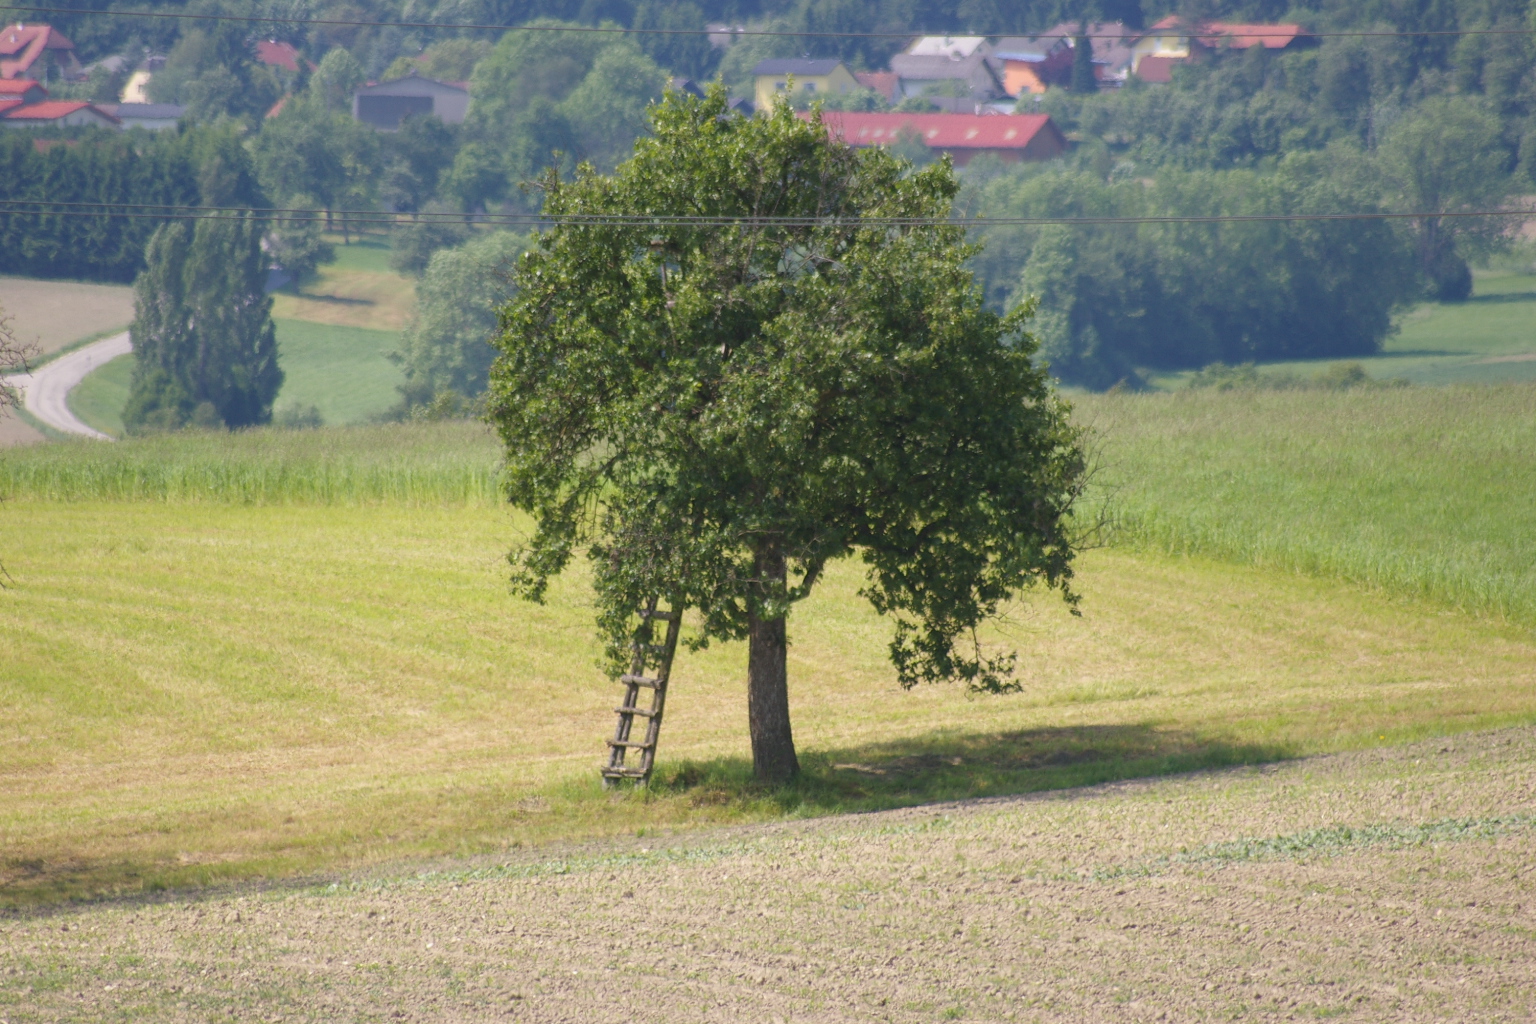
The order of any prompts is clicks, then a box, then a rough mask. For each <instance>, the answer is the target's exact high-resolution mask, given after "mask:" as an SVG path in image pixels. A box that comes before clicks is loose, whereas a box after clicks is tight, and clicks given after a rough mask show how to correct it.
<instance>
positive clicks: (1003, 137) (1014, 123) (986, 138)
mask: <svg viewBox="0 0 1536 1024" xmlns="http://www.w3.org/2000/svg"><path fill="white" fill-rule="evenodd" d="M801 116H802V117H809V116H810V115H809V114H808V113H807V114H802V115H801ZM821 119H822V122H823V123H824V124H826V126H827V130H828V131H829V132H830V133H831V134H832V135H833V137H835V138H840V139H842V140H843V141H844V142H847V143H848V144H849V145H851V146H875V145H880V144H881V143H886V142H894V141H896V139H898V138H900V136H901V134H902V132H903V130H906V131H909V132H915V133H917V134H918V135H919V136H921V137H922V140H923V141H924V142H925V143H927V144H928V145H929V146H931V147H933V148H934V149H1023V148H1025V147H1026V146H1028V145H1029V144H1030V143H1031V142H1032V141H1034V139H1035V137H1036V136H1038V135H1039V134H1041V133H1042V132H1047V133H1054V134H1056V135H1058V136H1059V135H1061V130H1060V129H1059V128H1057V127H1056V125H1055V123H1054V122H1053V121H1052V120H1051V115H1049V114H901V113H888V114H857V113H843V112H841V111H825V112H823V113H822V115H821ZM1063 141H1065V139H1064V137H1063Z"/></svg>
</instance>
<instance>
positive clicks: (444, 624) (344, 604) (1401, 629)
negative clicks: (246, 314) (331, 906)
mask: <svg viewBox="0 0 1536 1024" xmlns="http://www.w3.org/2000/svg"><path fill="white" fill-rule="evenodd" d="M1533 413H1536V385H1532V384H1509V385H1503V386H1498V387H1487V388H1435V389H1431V388H1404V389H1385V390H1381V389H1363V390H1359V389H1357V390H1353V391H1348V392H1342V393H1339V392H1321V391H1275V392H1258V393H1255V392H1214V391H1205V392H1185V393H1179V394H1173V395H1168V394H1162V395H1159V394H1149V395H1107V396H1099V397H1089V398H1083V399H1080V400H1078V402H1077V414H1078V416H1079V418H1080V421H1081V422H1082V423H1083V424H1084V425H1085V426H1086V427H1088V428H1089V429H1090V430H1091V431H1092V432H1093V434H1092V436H1093V437H1094V439H1095V446H1096V450H1097V452H1098V455H1097V461H1098V464H1099V467H1100V468H1099V474H1098V477H1097V478H1096V485H1095V491H1094V496H1093V507H1091V508H1089V509H1087V510H1086V511H1088V512H1090V513H1097V512H1098V511H1100V510H1101V509H1102V510H1104V511H1106V512H1107V513H1108V518H1109V522H1110V529H1109V531H1108V532H1107V534H1105V538H1104V539H1105V541H1106V542H1107V544H1108V546H1107V547H1103V548H1099V549H1096V550H1092V551H1089V552H1088V553H1087V554H1085V556H1084V557H1083V559H1082V561H1081V566H1080V568H1081V573H1080V577H1079V580H1078V584H1079V588H1080V589H1081V591H1082V592H1083V594H1084V604H1083V612H1084V614H1083V617H1082V618H1080V619H1079V618H1074V617H1072V616H1070V615H1067V614H1066V612H1065V609H1064V608H1063V607H1062V606H1061V602H1060V601H1059V599H1057V598H1055V597H1054V596H1053V595H1047V594H1041V595H1033V596H1029V597H1026V598H1024V599H1022V600H1021V601H1019V602H1018V603H1017V604H1016V605H1014V606H1013V607H1011V608H1010V609H1009V610H1008V614H1007V615H1006V616H1005V618H1004V619H1003V620H1002V621H1000V622H998V623H997V624H996V625H995V626H994V627H993V628H991V629H990V630H989V631H988V633H987V634H986V635H985V637H984V638H983V639H984V641H985V642H986V643H988V644H989V645H995V646H998V647H1004V648H1009V649H1012V650H1014V651H1016V652H1017V653H1018V654H1019V656H1020V660H1019V664H1020V682H1021V684H1022V690H1021V692H1019V693H1017V694H1012V695H1008V696H1003V697H988V698H972V697H968V696H966V694H964V693H963V692H962V691H961V690H959V689H958V688H954V687H928V688H922V689H918V690H915V691H911V692H905V691H902V690H901V689H900V688H899V687H898V686H897V685H896V684H895V680H894V675H893V673H892V671H891V669H890V666H889V664H888V662H887V661H886V657H885V647H886V644H887V642H888V641H889V638H890V628H889V625H888V624H887V623H885V622H884V621H882V620H881V619H880V618H879V617H877V616H875V615H874V614H873V613H872V612H871V611H870V610H869V609H868V607H867V606H866V605H865V604H864V603H863V602H862V601H861V600H860V599H859V598H858V597H857V594H856V591H857V589H858V586H859V582H860V575H859V572H858V568H857V565H855V564H843V565H840V566H838V567H836V569H835V571H833V572H831V573H829V575H828V577H827V579H826V581H825V583H824V584H823V585H822V586H821V587H820V588H819V589H818V592H817V593H816V594H815V595H813V597H812V598H811V600H810V601H808V602H807V603H806V604H804V605H802V606H800V607H798V608H797V610H796V612H795V614H794V616H793V618H792V620H791V624H790V636H791V642H792V648H791V666H790V674H791V693H792V700H793V702H794V714H795V716H796V718H795V724H796V730H797V738H798V740H799V743H800V746H801V748H802V755H803V758H804V763H805V766H806V772H805V777H804V778H803V779H802V780H801V782H799V783H798V784H796V785H795V786H792V787H789V788H788V789H785V790H776V791H765V790H761V789H757V788H755V787H754V786H753V785H752V784H751V783H750V780H749V776H750V771H749V759H748V756H747V745H746V720H745V707H744V700H743V689H744V687H743V679H744V668H745V652H744V650H742V649H741V648H740V646H739V645H717V646H715V647H712V648H711V649H709V650H707V651H704V652H701V653H699V654H694V655H688V656H686V657H683V658H681V659H680V661H679V664H678V666H677V669H676V680H677V682H676V686H675V689H674V693H673V696H672V699H671V701H670V702H669V708H668V718H667V724H666V727H665V729H664V730H663V734H662V736H663V738H662V748H661V756H660V761H659V772H658V777H657V779H656V781H655V784H654V785H653V786H652V788H651V789H650V790H649V791H647V792H642V793H637V794H635V795H633V796H626V795H623V794H611V793H607V792H605V791H603V790H602V789H601V788H600V787H599V786H598V785H597V778H596V772H595V771H594V768H595V766H596V764H597V763H598V761H599V759H600V757H601V756H602V754H603V740H604V738H605V737H606V735H607V734H608V732H609V730H610V729H611V728H612V710H611V709H612V707H613V702H614V699H615V698H616V696H617V688H616V687H615V686H614V685H613V684H611V683H610V682H609V681H608V680H606V679H605V678H604V677H603V676H602V675H601V674H600V672H599V671H598V669H597V667H596V665H595V653H596V652H595V650H594V645H593V641H592V624H591V612H590V608H589V604H588V600H589V599H588V595H587V591H586V587H585V582H584V575H583V572H582V571H580V570H573V571H572V572H571V573H570V574H568V576H567V577H566V578H565V579H563V580H562V581H561V582H560V584H559V585H558V586H557V587H555V588H554V590H553V592H552V593H551V596H550V600H549V603H548V604H546V605H543V606H536V605H530V604H527V603H525V602H522V601H520V600H517V599H515V598H513V597H512V596H510V595H509V594H508V592H507V588H506V582H505V580H506V564H505V561H504V555H505V553H506V552H507V550H508V549H509V548H511V547H512V546H513V545H514V544H516V543H517V541H518V538H519V537H520V536H523V535H524V532H525V531H526V530H527V529H528V525H529V524H528V523H527V522H526V521H524V520H522V519H520V518H519V517H518V516H516V515H514V514H512V513H511V512H510V511H509V510H508V509H507V508H506V507H505V506H504V505H502V504H501V503H500V502H499V501H498V500H497V466H498V451H497V447H496V443H495V440H494V438H493V437H491V436H490V435H489V433H488V432H487V431H486V429H485V428H484V427H483V426H480V425H475V424H463V423H458V424H400V425H381V426H358V427H331V428H324V429H319V430H305V431H285V430H277V429H264V430H253V431H248V432H243V433H238V434H227V433H209V434H183V435H180V436H167V437H155V438H146V439H138V440H129V441H124V442H120V443H118V444H113V445H104V444H99V443H96V444H93V443H88V442H65V443H59V444H51V445H45V446H36V447H32V448H22V449H12V450H9V451H6V452H4V453H0V496H3V497H4V498H5V499H7V500H5V501H4V502H3V503H0V524H3V525H0V535H3V536H5V537H6V538H7V543H6V550H5V552H4V563H5V568H6V570H7V572H8V574H9V578H8V580H7V583H8V586H7V589H5V590H4V591H0V605H3V607H4V611H3V612H0V644H3V645H4V649H5V650H7V651H8V652H15V653H14V654H12V655H8V657H9V658H10V659H11V660H10V662H9V663H8V669H9V668H12V667H13V668H14V671H8V672H7V673H6V674H5V676H4V679H3V680H0V709H3V714H0V744H3V745H0V750H3V751H4V753H3V754H0V835H3V836H4V839H3V849H0V899H3V900H4V901H7V902H13V903H14V902H30V901H35V900H39V899H53V898H58V897H62V896H76V895H84V894H88V893H94V892H103V891H129V890H138V889H143V888H154V887H159V886H164V885H184V884H201V883H205V882H212V881H216V880H219V879H230V878H240V877H253V876H267V877H275V876H283V875H291V874H293V873H295V872H310V871H320V870H329V869H333V868H336V867H339V866H344V865H356V864H363V863H369V862H375V861H379V860H382V859H388V858H395V857H402V856H428V855H434V854H445V853H453V854H460V853H474V852H480V851H494V850H501V849H505V848H507V847H510V846H515V845H519V844H527V843H543V842H551V841H568V840H573V839H580V838H583V837H590V836H599V835H606V834H613V833H616V832H621V831H634V830H640V829H646V830H649V829H655V828H662V829H678V828H688V827H694V826H698V825H702V824H707V823H719V822H732V821H752V820H765V819H771V818H779V817H784V816H798V815H812V814H825V813H832V812H836V811H846V810H858V809H867V808H875V807H885V806H893V805H899V804H907V803H915V802H923V801H928V800H934V799H944V798H960V797H968V796H977V795H987V794H994V793H1007V792H1022V791H1029V790H1035V789H1042V788H1053V787H1061V786H1070V785H1081V784H1084V783H1091V782H1096V781H1102V780H1106V779H1113V778H1125V777H1133V776H1139V775H1149V774H1158V773H1165V772H1173V771H1185V770H1190V769H1192V768H1198V767H1202V766H1209V765H1219V764H1231V763H1241V762H1253V761H1261V760H1270V759H1275V758H1284V757H1290V756H1296V755H1301V754H1307V753H1313V752H1322V751H1330V750H1339V749H1346V748H1352V747H1361V746H1369V745H1372V744H1380V743H1393V742H1399V741H1402V740H1404V739H1407V738H1412V737H1418V736H1426V735H1438V734H1444V733H1450V732H1455V731H1459V730H1464V729H1472V728H1483V727H1491V726H1495V725H1501V724H1515V723H1529V722H1533V721H1536V685H1533V684H1536V632H1533V626H1536V594H1533V591H1532V583H1531V581H1532V579H1533V578H1536V517H1533V516H1536V513H1533V511H1532V508H1531V505H1532V503H1531V502H1530V500H1529V495H1530V494H1532V493H1536V468H1533V462H1536V460H1533V459H1532V458H1531V453H1532V452H1533V451H1536V433H1533V431H1536V415H1533Z"/></svg>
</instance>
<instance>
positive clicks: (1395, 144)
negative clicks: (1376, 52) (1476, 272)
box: [1378, 96, 1511, 300]
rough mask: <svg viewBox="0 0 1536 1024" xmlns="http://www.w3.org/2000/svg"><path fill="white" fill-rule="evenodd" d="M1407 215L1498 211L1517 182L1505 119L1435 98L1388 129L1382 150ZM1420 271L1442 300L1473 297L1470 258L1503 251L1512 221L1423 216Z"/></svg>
mask: <svg viewBox="0 0 1536 1024" xmlns="http://www.w3.org/2000/svg"><path fill="white" fill-rule="evenodd" d="M1378 157H1379V162H1380V166H1381V169H1382V172H1383V174H1384V175H1385V177H1386V178H1387V179H1388V181H1389V182H1391V184H1392V185H1393V186H1394V187H1395V190H1396V192H1397V197H1396V201H1397V205H1398V209H1399V210H1401V211H1402V212H1411V213H1418V212H1435V213H1441V212H1444V213H1454V212H1457V211H1462V210H1477V209H1490V208H1498V207H1500V206H1501V205H1503V203H1504V201H1505V200H1506V199H1507V198H1508V196H1509V192H1510V188H1511V181H1510V178H1509V176H1508V175H1507V174H1506V173H1505V165H1506V163H1507V162H1508V158H1509V157H1508V152H1507V151H1506V149H1505V147H1504V145H1503V141H1502V138H1501V133H1500V131H1499V122H1498V120H1497V119H1496V118H1495V117H1494V116H1493V115H1492V114H1489V113H1488V112H1487V111H1486V110H1484V109H1483V108H1482V107H1481V106H1479V105H1478V104H1477V103H1476V101H1474V100H1471V99H1467V98H1464V97H1451V96H1445V97H1440V96H1436V97H1431V98H1430V99H1428V100H1425V101H1424V102H1423V103H1422V104H1420V106H1419V107H1418V109H1416V110H1415V111H1414V112H1413V113H1412V114H1410V115H1408V116H1407V117H1405V118H1403V120H1402V121H1400V122H1398V123H1397V124H1396V125H1394V126H1393V127H1392V130H1391V131H1390V132H1388V134H1387V137H1386V139H1385V141H1383V142H1382V144H1381V147H1380V149H1379V150H1378ZM1414 226H1415V229H1416V252H1417V256H1418V264H1419V271H1420V273H1421V274H1422V275H1423V277H1424V280H1425V282H1426V284H1427V287H1428V289H1429V292H1430V294H1431V295H1433V296H1434V297H1436V298H1439V299H1442V300H1455V299H1465V298H1467V297H1468V296H1469V295H1471V294H1472V272H1471V270H1470V269H1469V268H1468V266H1467V259H1468V257H1475V256H1480V255H1484V254H1486V253H1488V252H1489V251H1490V250H1492V249H1493V248H1495V247H1496V246H1497V245H1498V244H1499V242H1500V241H1501V239H1502V238H1503V236H1504V233H1505V231H1506V230H1507V229H1508V228H1509V226H1510V225H1509V223H1508V222H1507V221H1505V220H1503V219H1501V218H1495V217H1462V218H1453V217H1422V218H1419V219H1417V220H1416V221H1415V222H1414Z"/></svg>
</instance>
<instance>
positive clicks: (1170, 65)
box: [1131, 15, 1313, 82]
mask: <svg viewBox="0 0 1536 1024" xmlns="http://www.w3.org/2000/svg"><path fill="white" fill-rule="evenodd" d="M1311 42H1313V40H1312V37H1310V36H1308V35H1307V33H1306V31H1305V30H1304V29H1303V28H1302V27H1301V26H1300V25H1297V24H1284V25H1250V24H1238V23H1234V22H1225V21H1207V22H1201V23H1200V24H1197V25H1191V24H1190V23H1189V22H1187V21H1185V20H1184V19H1182V18H1179V17H1178V16H1176V15H1169V16H1168V17H1166V18H1164V19H1162V20H1161V21H1159V22H1157V23H1156V24H1154V25H1153V26H1152V27H1151V28H1149V29H1147V30H1146V31H1145V32H1143V33H1142V34H1141V35H1139V36H1137V37H1136V38H1135V39H1134V40H1133V41H1132V42H1131V52H1132V58H1131V73H1132V74H1134V75H1135V76H1136V77H1137V78H1140V79H1141V80H1142V81H1145V82H1168V81H1171V80H1172V76H1173V69H1174V67H1176V66H1177V65H1179V64H1186V63H1188V62H1190V61H1192V60H1198V59H1199V58H1200V57H1201V56H1202V55H1204V54H1207V53H1210V52H1211V51H1213V50H1218V49H1232V50H1246V49H1249V48H1251V47H1254V46H1262V47H1264V48H1265V49H1266V50H1285V49H1291V48H1296V47H1301V46H1305V45H1307V44H1309V43H1311Z"/></svg>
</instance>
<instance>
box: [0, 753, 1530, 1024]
mask: <svg viewBox="0 0 1536 1024" xmlns="http://www.w3.org/2000/svg"><path fill="white" fill-rule="evenodd" d="M1277 837H1278V838H1277ZM1533 840H1536V730H1532V729H1519V730H1505V731H1501V732H1497V733H1489V734H1483V735H1477V736H1463V737H1459V738H1457V739H1455V740H1454V741H1429V742H1426V743H1421V744H1417V745H1414V746H1409V747H1403V748H1395V749H1385V750H1377V751H1370V752H1364V753H1358V754H1346V755H1335V756H1330V757H1320V758H1313V759H1310V760H1306V761H1298V762H1291V763H1286V764H1281V765H1275V766H1272V767H1268V768H1264V769H1240V770H1234V771H1228V772H1218V773H1202V774H1196V775H1189V776H1179V777H1174V778H1167V779H1159V780H1149V781H1144V782H1135V783H1122V784H1116V785H1109V786H1101V787H1095V788H1092V789H1086V790H1077V791H1068V792H1062V793H1056V794H1046V795H1040V796H1035V797H1021V798H1004V799H998V800H990V801H980V802H972V803H967V804H963V805H955V804H951V805H940V806H930V807H924V808H915V809H909V810H903V811H895V812H890V813H883V814H870V815H860V816H853V817H844V818H833V819H822V820H817V821H809V822H799V823H790V824H784V825H775V826H767V827H753V828H741V829H733V830H729V831H719V832H712V833H704V834H695V835H692V836H688V837H684V838H679V837H668V836H650V837H645V836H640V837H635V838H633V839H630V840H626V841H623V842H616V843H610V844H605V845H601V846H590V847H585V848H581V849H571V850H565V851H549V850H545V851H541V852H539V853H537V854H534V855H530V856H528V857H526V858H523V859H501V860H496V861H476V862H460V863H444V864H438V865H435V866H433V868H432V869H431V870H422V869H421V868H420V867H416V868H413V869H410V870H407V869H404V868H402V869H399V870H398V871H397V872H395V873H393V874H390V873H384V874H376V875H368V876H359V877H353V878H345V879H338V880H337V881H336V882H335V883H334V884H320V885H315V886H309V887H302V888H298V887H286V888H284V887H278V888H268V889H265V890H263V889H257V888H242V889H234V890H229V891H226V892H221V893H204V894H200V895H195V896H186V895H176V896H167V897H165V898H163V899H155V900H137V901H131V902H121V903H111V904H98V905H92V906H86V907H80V908H74V909H68V910H60V911H51V912H47V913H42V914H37V915H30V916H23V917H12V918H10V919H5V920H0V1018H6V1019H8V1020H9V1021H11V1022H20V1021H34V1020H39V1021H41V1020H46V1021H53V1020H96V1019H107V1018H111V1019H118V1018H119V1017H122V1018H124V1019H127V1018H131V1017H139V1018H143V1019H154V1020H165V1021H192V1020H215V1019H216V1020H252V1021H255V1020H262V1021H276V1020H282V1021H311V1020H313V1021H333V1020H349V1021H351V1020H358V1021H373V1020H380V1021H383V1020H419V1021H434V1022H438V1021H483V1020H528V1021H582V1022H585V1021H593V1020H607V1019H619V1020H634V1021H658V1022H661V1021H665V1022H682V1021H721V1022H726V1021H730V1022H736V1021H784V1020H788V1021H942V1020H1020V1021H1036V1020H1038V1021H1074V1022H1076V1021H1100V1020H1103V1021H1154V1020H1178V1021H1196V1020H1231V1019H1239V1018H1241V1019H1248V1020H1296V1019H1316V1018H1318V1017H1329V1018H1333V1019H1340V1020H1350V1021H1418V1020H1423V1021H1431V1020H1478V1021H1516V1020H1530V1019H1531V1017H1532V1015H1533V1013H1536V873H1533V871H1536V843H1533ZM557 854H558V855H557Z"/></svg>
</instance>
